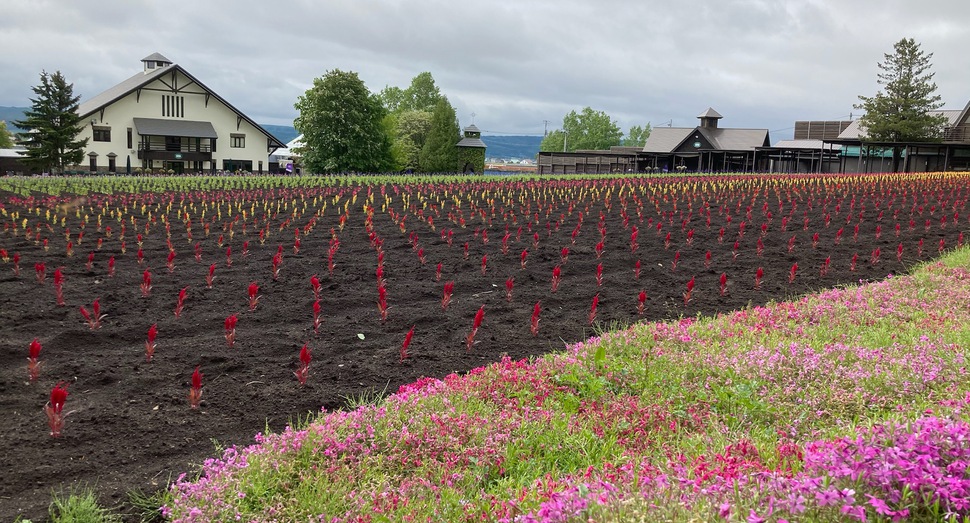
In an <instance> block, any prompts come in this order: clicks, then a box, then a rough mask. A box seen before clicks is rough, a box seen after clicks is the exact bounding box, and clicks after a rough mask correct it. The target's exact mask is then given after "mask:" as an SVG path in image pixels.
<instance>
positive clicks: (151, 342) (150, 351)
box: [145, 323, 158, 361]
mask: <svg viewBox="0 0 970 523" xmlns="http://www.w3.org/2000/svg"><path fill="white" fill-rule="evenodd" d="M157 336H158V325H157V324H154V323H153V324H152V326H151V327H149V328H148V339H146V340H145V361H152V357H154V356H155V338H156V337H157Z"/></svg>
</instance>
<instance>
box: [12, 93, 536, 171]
mask: <svg viewBox="0 0 970 523" xmlns="http://www.w3.org/2000/svg"><path fill="white" fill-rule="evenodd" d="M27 109H28V108H27V107H3V106H0V120H5V121H6V122H7V129H8V130H10V131H12V132H20V131H21V129H18V128H17V127H15V126H14V125H13V122H14V121H16V120H22V119H23V118H24V111H26V110H27ZM260 125H262V126H263V128H264V129H266V130H267V131H269V132H270V134H272V135H273V136H275V137H277V138H278V139H279V140H280V141H281V142H283V143H289V142H290V141H292V140H293V139H294V138H296V137H297V136H299V135H300V133H299V132H297V130H296V129H295V128H294V127H293V126H291V125H268V124H260ZM482 141H483V142H485V145H486V146H487V149H486V150H485V155H486V156H487V157H489V158H497V159H503V160H512V159H519V160H526V159H534V158H535V157H536V155H537V154H539V144H540V143H542V137H541V136H518V135H502V136H496V135H491V136H488V135H486V136H482Z"/></svg>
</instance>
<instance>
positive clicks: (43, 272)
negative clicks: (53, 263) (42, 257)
mask: <svg viewBox="0 0 970 523" xmlns="http://www.w3.org/2000/svg"><path fill="white" fill-rule="evenodd" d="M34 274H35V275H36V276H37V283H39V284H41V285H43V284H44V280H45V279H47V266H46V265H44V262H38V263H35V264H34Z"/></svg>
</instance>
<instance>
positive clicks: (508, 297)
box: [505, 276, 515, 303]
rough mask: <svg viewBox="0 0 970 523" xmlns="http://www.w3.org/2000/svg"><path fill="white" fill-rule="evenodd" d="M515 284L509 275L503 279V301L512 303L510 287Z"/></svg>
mask: <svg viewBox="0 0 970 523" xmlns="http://www.w3.org/2000/svg"><path fill="white" fill-rule="evenodd" d="M514 286H515V278H513V277H511V276H509V279H507V280H505V301H507V302H509V303H512V287H514Z"/></svg>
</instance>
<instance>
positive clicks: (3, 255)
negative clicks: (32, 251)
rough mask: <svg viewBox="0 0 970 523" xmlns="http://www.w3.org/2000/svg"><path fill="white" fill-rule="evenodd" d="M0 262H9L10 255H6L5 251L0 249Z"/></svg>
mask: <svg viewBox="0 0 970 523" xmlns="http://www.w3.org/2000/svg"><path fill="white" fill-rule="evenodd" d="M0 261H3V263H9V262H10V255H9V254H7V249H0Z"/></svg>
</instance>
